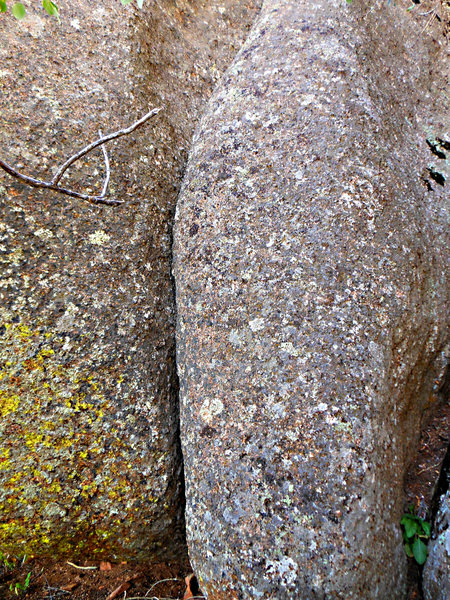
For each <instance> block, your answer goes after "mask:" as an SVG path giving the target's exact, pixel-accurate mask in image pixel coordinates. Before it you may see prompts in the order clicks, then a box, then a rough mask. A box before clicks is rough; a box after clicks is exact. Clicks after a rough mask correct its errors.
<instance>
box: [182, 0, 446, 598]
mask: <svg viewBox="0 0 450 600" xmlns="http://www.w3.org/2000/svg"><path fill="white" fill-rule="evenodd" d="M404 8H406V6H405V7H392V6H391V5H388V6H387V5H386V3H385V2H379V3H377V2H373V3H372V2H371V3H365V2H356V1H354V2H353V3H352V4H351V5H350V7H347V6H346V5H345V3H342V2H340V1H339V2H338V1H333V0H318V1H316V2H309V1H306V0H296V1H294V0H270V1H267V2H265V3H264V5H263V9H262V12H261V16H260V17H259V18H258V20H257V22H256V24H255V26H254V28H253V30H252V32H251V33H250V36H249V38H248V40H247V42H246V43H245V45H244V47H243V48H242V50H241V52H240V53H239V54H238V56H237V58H236V60H235V62H234V63H233V65H232V67H231V68H230V69H229V71H228V72H227V74H226V76H225V77H224V79H223V81H222V83H221V85H220V87H219V88H218V90H217V91H216V93H215V94H214V96H213V98H212V99H211V101H210V104H209V108H208V110H207V112H206V114H205V115H204V117H203V119H202V121H201V124H200V127H199V129H198V131H197V133H196V136H195V138H194V144H193V149H192V153H191V156H190V159H189V163H188V168H187V172H186V175H185V179H184V183H183V188H182V192H181V195H180V199H179V204H178V207H177V214H176V219H175V243H174V260H175V265H174V267H175V271H174V272H175V279H176V287H177V314H178V324H177V340H178V346H177V361H178V370H179V377H180V386H181V437H182V447H183V452H184V457H185V473H186V502H187V531H188V545H189V548H190V556H191V560H192V562H193V566H194V569H195V570H196V572H197V574H198V575H199V577H200V581H201V587H202V590H203V592H205V594H207V597H208V598H210V599H214V600H218V599H221V598H227V599H229V598H236V599H237V598H239V599H252V600H258V599H269V598H270V599H272V600H274V599H276V600H287V599H291V598H301V599H302V600H313V599H314V600H319V599H320V600H325V599H331V598H333V599H337V598H340V599H344V598H345V599H346V600H349V599H350V598H352V599H355V600H356V599H358V600H361V599H362V598H364V599H365V600H370V599H373V600H375V599H376V600H388V599H389V600H395V599H399V598H402V597H403V596H404V593H405V560H406V559H405V555H404V551H403V548H402V539H401V533H400V526H399V521H400V517H401V514H402V510H403V506H402V502H403V492H402V482H403V477H404V473H405V468H406V465H407V462H408V459H409V456H410V454H411V452H412V451H413V449H414V443H415V441H416V437H417V434H418V431H419V428H420V417H421V413H422V411H423V410H424V409H425V408H426V407H427V399H428V396H429V392H430V389H431V386H432V380H433V375H434V363H435V361H436V360H437V357H438V356H439V353H440V351H441V349H442V347H443V343H444V324H445V311H446V308H448V306H447V307H446V291H445V290H446V283H445V278H446V274H445V260H444V256H445V233H444V232H445V218H444V217H445V211H444V207H445V206H444V202H443V199H444V194H443V191H445V190H442V192H441V188H440V186H437V185H435V183H434V182H431V184H430V185H429V186H428V187H431V188H433V191H431V190H429V191H427V188H426V187H425V185H423V181H422V180H421V177H422V175H423V172H424V171H423V170H424V169H425V168H426V166H427V163H428V159H429V157H430V156H431V155H430V150H429V148H428V146H427V144H426V137H427V135H429V132H427V131H425V129H426V123H427V122H426V119H427V118H428V116H429V115H430V114H431V113H430V111H431V112H432V110H433V104H432V102H431V96H430V94H429V90H430V86H431V82H430V79H429V77H428V75H427V74H428V73H430V70H431V69H430V64H431V60H432V59H433V56H432V54H431V53H430V52H429V48H430V45H429V43H428V40H427V38H426V36H425V35H422V36H421V35H419V29H418V28H417V26H416V24H415V23H414V22H413V21H412V17H411V16H410V15H409V13H407V12H406V11H405V10H404ZM430 127H431V124H430ZM435 135H437V136H438V137H439V136H441V137H442V138H443V139H445V133H443V132H442V130H441V131H435ZM444 162H445V161H444ZM436 188H437V189H436Z"/></svg>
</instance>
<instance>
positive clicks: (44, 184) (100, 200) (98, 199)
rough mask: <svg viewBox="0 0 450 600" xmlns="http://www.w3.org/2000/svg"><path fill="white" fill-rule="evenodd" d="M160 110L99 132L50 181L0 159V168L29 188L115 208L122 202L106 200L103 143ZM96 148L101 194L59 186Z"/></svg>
mask: <svg viewBox="0 0 450 600" xmlns="http://www.w3.org/2000/svg"><path fill="white" fill-rule="evenodd" d="M160 110H162V109H161V108H154V109H153V110H151V111H150V112H148V113H147V114H146V115H144V116H143V117H141V118H140V119H139V120H138V121H135V122H134V123H133V124H132V125H130V126H129V127H126V128H125V129H119V130H118V131H114V132H113V133H109V134H108V135H105V136H102V133H101V131H100V130H99V136H100V138H99V139H98V140H96V141H95V142H92V143H91V144H88V145H87V146H85V147H84V148H82V149H81V150H80V151H79V152H77V153H76V154H73V155H72V156H71V157H70V158H69V159H67V160H66V162H65V163H64V164H62V165H61V166H60V167H59V169H58V171H57V172H56V174H55V176H54V177H53V179H51V180H50V181H43V180H41V179H36V178H35V177H30V176H29V175H25V174H24V173H20V172H19V171H17V170H16V169H15V168H14V167H12V166H11V165H9V164H8V163H6V162H5V161H4V160H2V159H0V167H1V168H2V169H3V170H4V171H6V172H7V173H8V174H9V175H11V176H12V177H15V178H16V179H19V180H20V181H23V182H24V183H26V184H27V185H29V186H31V187H35V188H45V189H48V190H54V191H55V192H59V193H60V194H65V195H66V196H71V197H72V198H80V199H81V200H87V201H88V202H90V203H91V204H106V205H107V206H115V205H117V204H122V203H123V202H122V201H121V200H114V199H108V198H106V194H107V192H108V185H109V180H110V177H111V171H110V166H109V159H108V154H107V152H106V148H105V143H106V142H110V141H111V140H115V139H117V138H119V137H122V136H123V135H128V134H130V133H131V132H133V131H135V130H136V129H137V128H138V127H141V126H142V125H144V123H146V122H147V121H148V120H149V119H150V118H151V117H154V116H155V115H157V114H158V113H159V111H160ZM98 146H101V147H102V151H103V159H104V161H105V179H104V182H103V188H102V192H101V194H99V195H95V194H83V193H81V192H76V191H75V190H72V189H69V188H65V187H63V186H61V185H60V184H59V182H60V180H61V177H62V176H63V175H64V173H65V172H66V171H67V169H68V168H69V167H70V166H71V165H73V164H74V163H75V162H76V161H77V160H80V158H83V156H86V154H88V153H89V152H92V150H95V148H98Z"/></svg>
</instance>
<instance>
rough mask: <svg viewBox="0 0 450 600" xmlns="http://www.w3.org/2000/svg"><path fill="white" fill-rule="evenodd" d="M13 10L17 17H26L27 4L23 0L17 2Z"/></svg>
mask: <svg viewBox="0 0 450 600" xmlns="http://www.w3.org/2000/svg"><path fill="white" fill-rule="evenodd" d="M11 12H12V14H13V15H14V16H15V17H16V19H19V20H20V19H23V18H24V17H25V6H24V5H23V4H22V3H21V2H16V4H13V6H12V8H11Z"/></svg>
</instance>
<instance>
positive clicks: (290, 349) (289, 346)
mask: <svg viewBox="0 0 450 600" xmlns="http://www.w3.org/2000/svg"><path fill="white" fill-rule="evenodd" d="M280 348H281V349H282V350H283V352H287V353H288V354H290V355H291V356H299V355H300V352H299V350H298V349H297V348H295V347H294V345H293V343H292V342H282V343H281V344H280Z"/></svg>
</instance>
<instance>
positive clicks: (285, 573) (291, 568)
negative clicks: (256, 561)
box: [265, 556, 298, 587]
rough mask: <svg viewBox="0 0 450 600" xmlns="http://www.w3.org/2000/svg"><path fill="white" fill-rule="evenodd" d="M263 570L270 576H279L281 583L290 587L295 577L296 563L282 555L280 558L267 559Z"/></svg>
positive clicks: (296, 571)
mask: <svg viewBox="0 0 450 600" xmlns="http://www.w3.org/2000/svg"><path fill="white" fill-rule="evenodd" d="M265 570H266V575H268V576H269V577H270V578H274V579H275V578H277V579H278V578H279V579H280V580H281V585H283V586H285V587H290V586H292V585H293V584H294V583H295V581H296V579H297V573H298V565H297V563H296V562H294V561H293V560H292V558H289V557H288V556H283V558H281V559H280V560H269V561H267V563H266V569H265Z"/></svg>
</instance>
